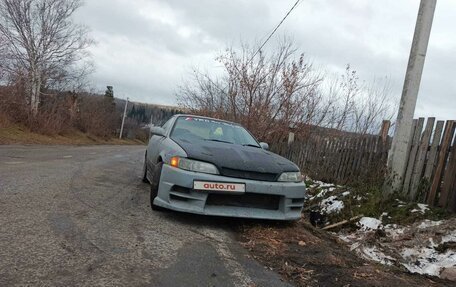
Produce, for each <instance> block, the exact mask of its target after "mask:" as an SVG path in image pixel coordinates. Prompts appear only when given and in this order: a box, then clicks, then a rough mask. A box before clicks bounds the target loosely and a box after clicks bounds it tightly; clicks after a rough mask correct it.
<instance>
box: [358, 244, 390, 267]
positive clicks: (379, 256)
mask: <svg viewBox="0 0 456 287" xmlns="http://www.w3.org/2000/svg"><path fill="white" fill-rule="evenodd" d="M358 253H359V254H361V256H363V257H364V258H366V259H369V260H373V261H376V262H378V263H381V264H384V265H392V264H393V261H395V259H394V258H393V257H391V256H388V255H386V254H385V253H383V252H382V251H380V250H379V249H378V248H376V247H375V246H373V247H362V248H360V249H358Z"/></svg>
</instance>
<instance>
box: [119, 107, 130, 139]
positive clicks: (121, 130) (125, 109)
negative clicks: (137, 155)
mask: <svg viewBox="0 0 456 287" xmlns="http://www.w3.org/2000/svg"><path fill="white" fill-rule="evenodd" d="M127 106H128V98H127V101H125V108H124V113H123V117H122V125H121V126H120V134H119V139H122V133H123V127H124V123H125V116H126V115H127Z"/></svg>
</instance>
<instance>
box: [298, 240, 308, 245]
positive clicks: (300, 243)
mask: <svg viewBox="0 0 456 287" xmlns="http://www.w3.org/2000/svg"><path fill="white" fill-rule="evenodd" d="M298 245H299V246H306V243H305V242H304V241H302V240H301V241H299V242H298Z"/></svg>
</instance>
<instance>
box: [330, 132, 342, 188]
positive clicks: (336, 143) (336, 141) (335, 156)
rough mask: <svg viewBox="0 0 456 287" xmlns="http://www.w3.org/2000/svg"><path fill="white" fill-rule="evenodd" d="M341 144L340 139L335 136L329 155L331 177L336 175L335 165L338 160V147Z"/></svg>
mask: <svg viewBox="0 0 456 287" xmlns="http://www.w3.org/2000/svg"><path fill="white" fill-rule="evenodd" d="M340 145H341V139H340V138H335V139H334V143H333V150H332V157H331V166H330V170H331V178H332V179H334V178H335V177H336V172H337V165H338V162H339V148H340Z"/></svg>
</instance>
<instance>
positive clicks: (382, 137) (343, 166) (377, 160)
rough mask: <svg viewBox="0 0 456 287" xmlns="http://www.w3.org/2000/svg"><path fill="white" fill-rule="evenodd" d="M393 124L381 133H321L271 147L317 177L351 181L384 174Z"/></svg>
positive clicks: (385, 126) (324, 179) (331, 180)
mask: <svg viewBox="0 0 456 287" xmlns="http://www.w3.org/2000/svg"><path fill="white" fill-rule="evenodd" d="M389 126H390V123H389V121H385V122H384V124H383V127H382V130H381V132H380V134H379V135H356V134H351V135H350V136H330V135H325V136H321V135H319V134H314V135H310V136H308V137H306V138H305V139H298V140H297V141H289V142H288V143H286V142H284V143H276V144H272V145H271V150H272V151H273V152H275V153H278V154H280V155H282V156H284V157H286V158H288V159H290V160H291V161H293V162H294V163H296V164H297V165H298V166H299V167H300V168H301V170H302V171H303V173H305V174H307V175H309V176H310V177H311V178H313V179H317V180H322V181H326V182H332V183H338V184H347V183H351V182H355V181H360V180H367V179H369V180H371V179H376V178H378V177H379V176H380V175H383V174H384V172H385V168H386V160H387V156H388V149H389V146H390V141H389V139H388V130H389Z"/></svg>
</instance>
